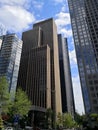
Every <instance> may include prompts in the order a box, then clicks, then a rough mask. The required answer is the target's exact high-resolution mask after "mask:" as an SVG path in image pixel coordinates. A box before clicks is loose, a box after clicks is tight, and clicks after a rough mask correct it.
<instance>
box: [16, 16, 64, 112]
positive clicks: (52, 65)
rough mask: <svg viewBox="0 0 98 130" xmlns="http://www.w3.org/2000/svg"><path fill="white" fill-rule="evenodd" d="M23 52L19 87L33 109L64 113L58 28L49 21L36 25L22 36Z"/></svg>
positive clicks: (52, 21)
mask: <svg viewBox="0 0 98 130" xmlns="http://www.w3.org/2000/svg"><path fill="white" fill-rule="evenodd" d="M22 40H23V49H22V56H21V63H20V70H19V77H18V84H17V86H21V87H22V88H23V90H24V91H26V92H27V94H28V96H29V98H30V99H31V101H32V110H34V111H45V110H46V109H47V108H51V109H52V110H53V112H54V113H55V114H57V113H58V112H62V108H61V91H60V75H59V59H58V39H57V28H56V25H55V22H54V20H53V19H52V18H51V19H48V20H45V21H41V22H39V23H36V24H34V25H33V29H32V30H29V31H26V32H24V33H23V35H22Z"/></svg>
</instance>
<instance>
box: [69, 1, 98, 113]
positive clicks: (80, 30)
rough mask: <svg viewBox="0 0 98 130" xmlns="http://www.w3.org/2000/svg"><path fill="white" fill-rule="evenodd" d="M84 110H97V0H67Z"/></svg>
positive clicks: (87, 111)
mask: <svg viewBox="0 0 98 130" xmlns="http://www.w3.org/2000/svg"><path fill="white" fill-rule="evenodd" d="M68 4H69V10H70V16H71V24H72V30H73V37H74V44H75V49H76V56H77V62H78V68H79V75H80V81H81V88H82V93H83V100H84V106H85V112H86V113H90V112H98V0H68Z"/></svg>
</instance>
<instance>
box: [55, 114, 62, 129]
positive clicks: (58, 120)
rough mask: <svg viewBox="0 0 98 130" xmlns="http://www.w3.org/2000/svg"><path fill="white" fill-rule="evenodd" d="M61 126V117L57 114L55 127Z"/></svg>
mask: <svg viewBox="0 0 98 130" xmlns="http://www.w3.org/2000/svg"><path fill="white" fill-rule="evenodd" d="M62 126H63V115H62V114H61V113H60V112H59V113H58V115H57V121H56V127H57V128H59V127H62Z"/></svg>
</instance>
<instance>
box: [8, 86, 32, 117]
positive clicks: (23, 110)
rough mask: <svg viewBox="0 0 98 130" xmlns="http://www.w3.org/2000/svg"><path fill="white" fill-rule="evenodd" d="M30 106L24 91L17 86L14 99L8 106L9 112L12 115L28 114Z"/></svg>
mask: <svg viewBox="0 0 98 130" xmlns="http://www.w3.org/2000/svg"><path fill="white" fill-rule="evenodd" d="M30 107H31V101H30V100H29V99H28V97H27V94H26V92H24V91H23V90H22V89H21V88H18V89H17V92H16V94H15V100H14V102H13V103H12V106H11V107H10V108H9V112H10V113H11V114H12V115H20V116H24V115H26V114H28V111H29V110H30Z"/></svg>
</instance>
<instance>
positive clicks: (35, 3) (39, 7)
mask: <svg viewBox="0 0 98 130" xmlns="http://www.w3.org/2000/svg"><path fill="white" fill-rule="evenodd" d="M32 5H33V6H34V8H36V9H39V10H40V9H42V7H43V5H44V3H43V2H37V1H36V0H33V1H32Z"/></svg>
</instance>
